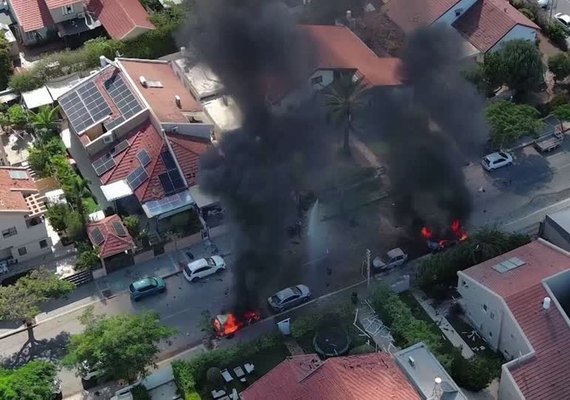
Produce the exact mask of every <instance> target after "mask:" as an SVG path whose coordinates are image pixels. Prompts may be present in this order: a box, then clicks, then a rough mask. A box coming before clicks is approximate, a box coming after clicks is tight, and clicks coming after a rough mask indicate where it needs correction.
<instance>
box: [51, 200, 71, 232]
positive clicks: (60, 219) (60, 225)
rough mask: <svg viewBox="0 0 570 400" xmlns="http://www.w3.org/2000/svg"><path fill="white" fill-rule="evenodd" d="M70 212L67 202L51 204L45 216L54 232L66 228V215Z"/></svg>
mask: <svg viewBox="0 0 570 400" xmlns="http://www.w3.org/2000/svg"><path fill="white" fill-rule="evenodd" d="M69 212H70V209H69V206H68V205H67V204H59V203H58V204H52V205H51V206H49V207H48V209H47V211H46V217H47V219H48V221H49V223H50V225H51V226H52V228H53V229H55V231H56V232H62V231H64V230H65V229H66V228H67V225H66V215H67V214H68V213H69Z"/></svg>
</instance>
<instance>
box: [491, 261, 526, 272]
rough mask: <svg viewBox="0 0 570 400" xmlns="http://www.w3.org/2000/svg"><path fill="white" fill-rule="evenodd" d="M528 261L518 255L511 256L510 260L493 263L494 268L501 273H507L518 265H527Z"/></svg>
mask: <svg viewBox="0 0 570 400" xmlns="http://www.w3.org/2000/svg"><path fill="white" fill-rule="evenodd" d="M525 264H526V263H525V262H524V261H523V260H521V259H520V258H518V257H511V258H509V259H508V260H504V261H501V262H500V263H498V264H495V265H493V269H494V270H495V271H497V272H499V273H501V274H502V273H505V272H507V271H511V270H513V269H516V268H518V267H521V266H523V265H525Z"/></svg>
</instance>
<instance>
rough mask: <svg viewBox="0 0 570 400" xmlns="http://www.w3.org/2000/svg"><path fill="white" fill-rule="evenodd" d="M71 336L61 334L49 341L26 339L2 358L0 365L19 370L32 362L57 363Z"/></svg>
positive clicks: (63, 353)
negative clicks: (8, 355)
mask: <svg viewBox="0 0 570 400" xmlns="http://www.w3.org/2000/svg"><path fill="white" fill-rule="evenodd" d="M70 338H71V335H70V334H69V333H68V332H61V333H60V334H58V335H57V336H56V337H54V338H51V339H42V340H37V339H31V340H30V339H28V340H27V341H26V343H24V345H23V346H22V347H21V348H20V349H19V350H18V351H17V352H16V353H14V354H12V355H11V356H10V357H6V358H3V359H2V360H1V361H0V364H1V365H2V366H3V367H4V368H19V367H21V366H22V365H24V364H26V363H28V362H30V361H33V360H38V359H40V360H49V361H58V360H60V359H61V358H62V357H63V356H64V355H65V354H66V348H67V345H68V343H69V340H70Z"/></svg>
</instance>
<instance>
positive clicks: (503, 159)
mask: <svg viewBox="0 0 570 400" xmlns="http://www.w3.org/2000/svg"><path fill="white" fill-rule="evenodd" d="M512 163H513V156H512V155H510V154H509V153H507V152H506V151H497V152H495V153H491V154H487V155H486V156H485V157H483V159H482V160H481V165H482V166H483V168H485V170H487V171H494V170H496V169H498V168H501V167H506V166H507V165H512Z"/></svg>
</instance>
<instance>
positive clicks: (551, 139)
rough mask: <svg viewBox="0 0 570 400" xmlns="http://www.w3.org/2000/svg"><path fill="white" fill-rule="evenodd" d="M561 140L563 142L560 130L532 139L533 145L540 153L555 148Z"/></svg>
mask: <svg viewBox="0 0 570 400" xmlns="http://www.w3.org/2000/svg"><path fill="white" fill-rule="evenodd" d="M562 142H564V134H563V133H561V132H557V131H554V132H552V133H550V134H548V135H544V136H541V137H539V138H538V139H536V140H535V141H534V147H536V149H537V150H538V151H540V152H541V153H547V152H549V151H552V150H555V149H557V148H558V147H559V146H560V145H561V144H562Z"/></svg>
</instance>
